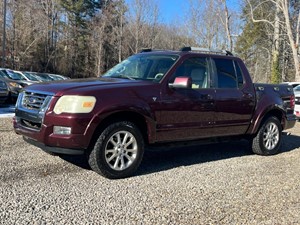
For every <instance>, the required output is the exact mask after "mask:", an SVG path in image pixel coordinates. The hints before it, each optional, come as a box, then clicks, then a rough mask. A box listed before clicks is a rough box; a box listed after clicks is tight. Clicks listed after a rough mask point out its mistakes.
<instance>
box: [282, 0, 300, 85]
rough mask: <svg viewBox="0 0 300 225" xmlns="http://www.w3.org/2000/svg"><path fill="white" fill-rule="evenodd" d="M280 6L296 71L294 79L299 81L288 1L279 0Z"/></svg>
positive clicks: (296, 54) (299, 73) (297, 61)
mask: <svg viewBox="0 0 300 225" xmlns="http://www.w3.org/2000/svg"><path fill="white" fill-rule="evenodd" d="M281 7H282V11H283V15H284V18H285V24H286V30H287V35H288V38H289V42H290V46H291V49H292V53H293V60H294V64H295V72H296V74H295V81H298V82H299V81H300V71H299V58H298V49H297V46H296V42H295V41H294V37H293V32H292V28H291V23H290V16H289V6H288V1H287V0H281Z"/></svg>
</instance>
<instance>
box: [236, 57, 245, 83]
mask: <svg viewBox="0 0 300 225" xmlns="http://www.w3.org/2000/svg"><path fill="white" fill-rule="evenodd" d="M234 65H235V71H236V75H237V81H238V87H239V88H240V87H242V86H243V84H244V78H243V74H242V71H241V68H240V66H239V64H238V63H237V62H236V61H234Z"/></svg>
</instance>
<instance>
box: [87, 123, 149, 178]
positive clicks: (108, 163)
mask: <svg viewBox="0 0 300 225" xmlns="http://www.w3.org/2000/svg"><path fill="white" fill-rule="evenodd" d="M143 155H144V139H143V136H142V135H141V133H140V131H139V129H138V128H137V127H136V126H135V125H134V124H133V123H131V122H128V121H122V122H117V123H113V124H111V125H109V126H108V127H106V128H105V129H104V130H103V132H102V133H101V134H100V136H99V138H98V139H97V141H96V143H95V145H94V147H93V149H92V151H91V152H90V154H89V156H88V162H89V165H90V167H91V168H92V170H94V171H95V172H96V173H98V174H100V175H102V176H104V177H106V178H109V179H119V178H125V177H128V176H131V175H132V174H133V173H134V172H135V171H136V170H137V168H138V167H139V165H140V163H141V161H142V158H143Z"/></svg>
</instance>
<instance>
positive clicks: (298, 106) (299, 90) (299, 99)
mask: <svg viewBox="0 0 300 225" xmlns="http://www.w3.org/2000/svg"><path fill="white" fill-rule="evenodd" d="M294 93H295V109H294V113H295V115H296V117H297V119H298V121H300V85H298V86H296V87H295V88H294Z"/></svg>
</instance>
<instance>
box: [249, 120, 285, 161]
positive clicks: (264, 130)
mask: <svg viewBox="0 0 300 225" xmlns="http://www.w3.org/2000/svg"><path fill="white" fill-rule="evenodd" d="M281 139H282V127H281V124H280V122H279V120H278V119H277V118H276V117H270V118H268V119H267V120H266V121H265V122H264V123H263V125H262V126H261V127H260V129H259V131H258V133H257V134H256V136H255V137H254V138H253V140H252V150H253V152H254V153H256V154H258V155H274V154H276V153H278V151H279V148H280V145H281Z"/></svg>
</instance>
